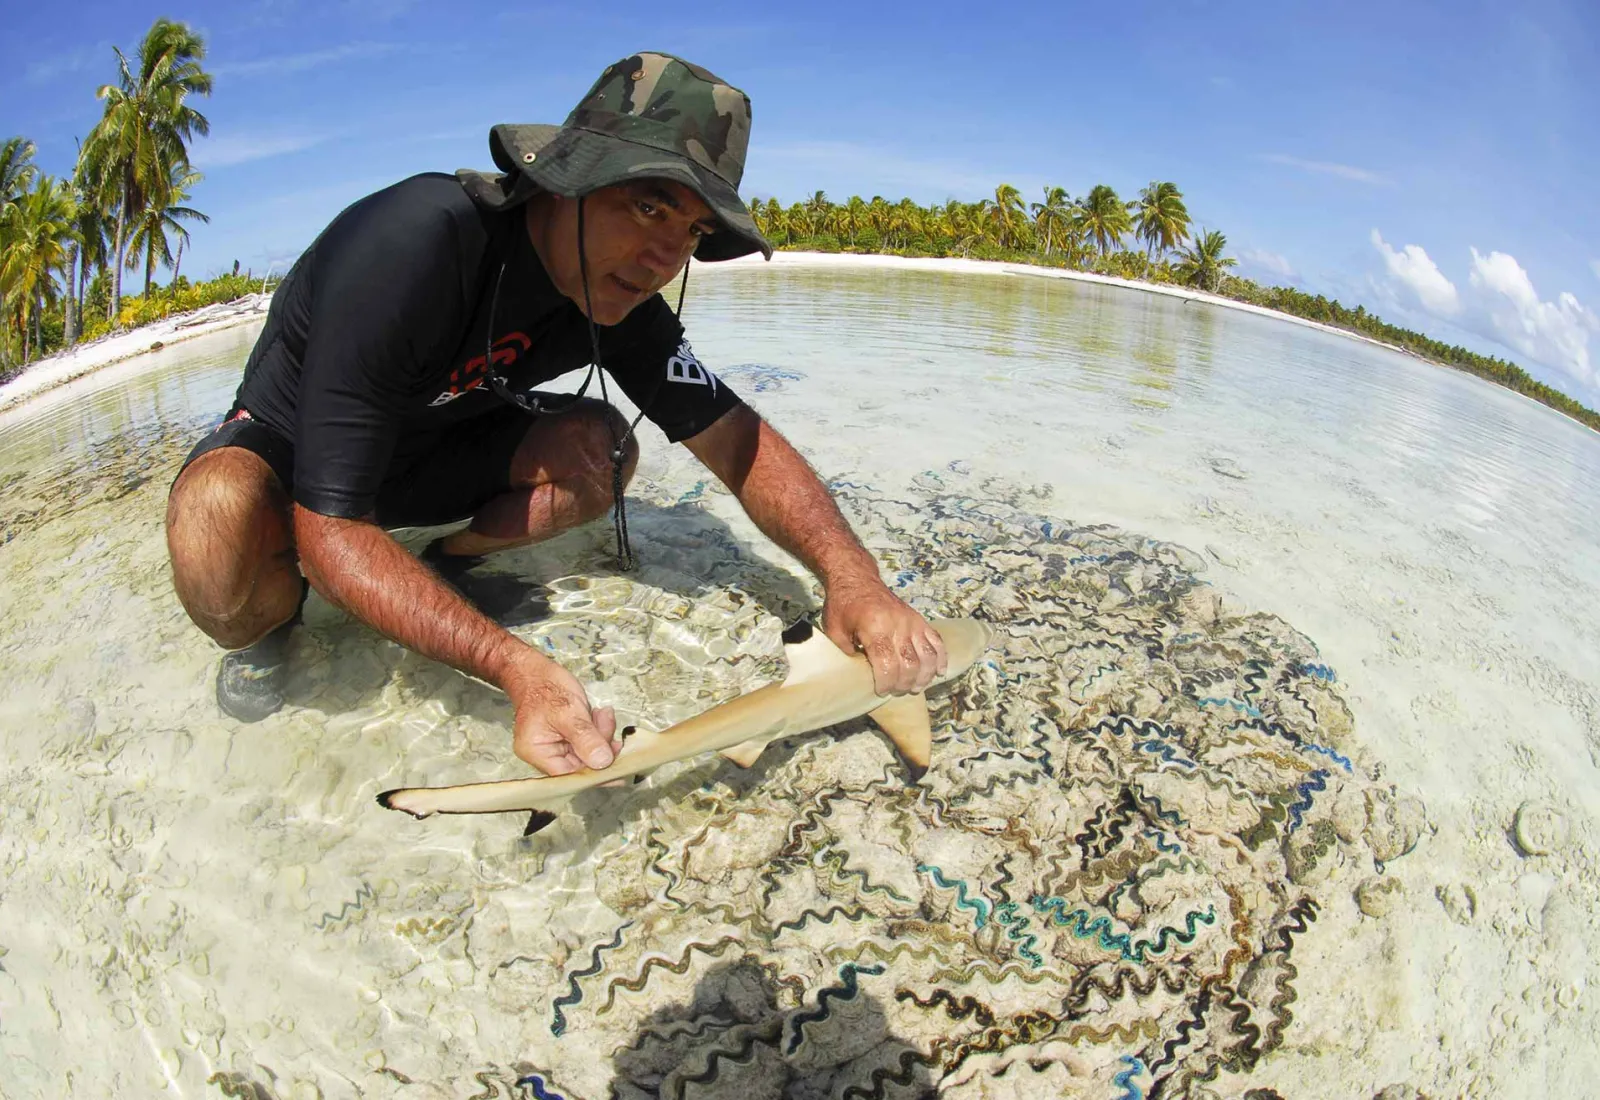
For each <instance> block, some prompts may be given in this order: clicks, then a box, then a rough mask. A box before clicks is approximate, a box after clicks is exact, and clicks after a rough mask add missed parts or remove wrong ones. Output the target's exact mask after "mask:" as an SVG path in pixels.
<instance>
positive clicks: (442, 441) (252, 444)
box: [178, 405, 534, 527]
mask: <svg viewBox="0 0 1600 1100" xmlns="http://www.w3.org/2000/svg"><path fill="white" fill-rule="evenodd" d="M533 423H534V421H533V419H532V418H531V417H529V416H528V414H527V413H525V412H523V411H522V410H521V409H518V408H515V407H512V406H510V405H508V406H506V407H504V408H501V409H496V410H495V411H494V412H490V413H485V414H484V415H483V416H475V417H473V418H472V419H471V420H463V421H461V422H460V423H457V424H452V425H451V426H450V427H448V428H446V429H444V430H443V431H438V432H429V433H425V434H422V435H410V436H407V437H406V438H405V439H403V440H401V442H400V445H399V446H398V447H397V448H396V451H395V455H394V457H393V458H392V459H391V460H390V463H389V472H388V474H387V475H385V477H384V479H383V485H382V486H381V487H380V488H379V490H378V507H377V521H378V523H379V524H380V525H382V526H384V527H433V526H436V525H439V524H444V523H456V522H458V521H460V520H463V519H466V518H468V517H469V516H471V515H472V514H473V513H474V512H476V511H477V510H478V509H479V508H482V507H483V506H484V505H485V504H487V503H488V502H489V501H490V500H492V499H493V498H494V497H497V496H499V495H500V494H501V493H504V492H506V491H507V490H508V489H510V488H511V459H512V457H513V456H514V455H515V454H516V452H517V447H518V446H519V445H520V444H521V443H522V438H523V436H525V435H526V434H527V433H528V428H529V427H530V426H531V425H532V424H533ZM222 447H243V448H244V449H245V450H247V451H249V452H250V453H251V454H255V455H260V456H261V458H262V459H263V460H264V461H265V462H266V464H267V465H268V466H270V467H272V472H273V473H274V474H276V475H277V476H278V480H279V481H280V482H281V483H282V484H283V489H284V492H286V493H287V494H289V496H290V497H291V498H292V497H293V496H294V446H293V444H292V443H290V441H289V440H287V439H285V438H284V437H283V436H281V435H279V434H278V433H277V432H275V431H273V430H272V429H271V428H269V427H267V426H266V425H265V424H263V423H261V422H260V421H258V420H252V419H250V417H249V414H248V413H242V412H241V411H240V410H239V409H234V410H232V411H230V412H229V413H228V417H227V419H226V420H224V421H223V422H222V423H221V424H220V425H218V426H217V427H216V428H215V429H214V430H212V431H211V432H208V433H207V434H206V435H205V436H203V437H202V438H201V439H200V442H198V443H196V444H195V445H194V448H193V449H192V450H190V452H189V455H188V457H187V458H185V459H184V460H183V466H182V467H181V468H180V469H179V471H178V472H179V473H180V474H181V473H182V472H183V470H185V469H187V468H188V466H189V463H191V462H193V461H194V460H195V459H197V458H199V457H200V456H201V455H203V454H206V453H207V452H209V451H215V450H218V449H219V448H222Z"/></svg>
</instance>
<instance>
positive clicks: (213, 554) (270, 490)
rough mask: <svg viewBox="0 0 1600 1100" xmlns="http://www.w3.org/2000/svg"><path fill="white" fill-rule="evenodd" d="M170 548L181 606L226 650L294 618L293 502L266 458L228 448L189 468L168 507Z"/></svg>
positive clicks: (296, 595) (296, 582)
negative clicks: (290, 509) (290, 521)
mask: <svg viewBox="0 0 1600 1100" xmlns="http://www.w3.org/2000/svg"><path fill="white" fill-rule="evenodd" d="M167 550H168V553H169V555H170V557H171V561H172V575H173V587H174V589H175V590H176V591H177V594H178V600H179V602H180V603H182V604H183V607H184V610H185V611H187V612H188V613H189V617H190V618H191V619H193V620H194V623H195V625H196V626H198V627H200V629H201V630H203V631H205V632H206V634H208V635H210V636H211V637H212V638H214V639H215V640H216V641H217V642H219V643H220V644H222V645H224V646H227V647H230V648H234V647H237V646H242V645H248V644H250V643H251V642H253V641H255V640H256V639H257V638H258V637H260V636H261V635H262V634H264V633H265V632H266V631H267V630H270V629H271V628H272V627H273V626H276V625H277V624H278V623H280V622H283V621H284V620H286V619H287V618H288V617H289V616H290V615H292V614H293V613H294V605H295V603H296V602H297V601H298V598H299V574H298V570H297V569H296V568H295V564H294V548H293V538H292V535H291V533H290V529H289V526H288V500H287V496H286V494H285V493H284V491H283V488H282V486H281V485H280V484H279V483H278V480H277V477H276V476H275V475H274V474H273V473H272V470H271V467H269V466H268V465H267V463H266V462H265V461H264V460H263V459H262V458H261V457H260V456H258V455H255V454H253V453H251V452H249V451H246V450H244V449H242V448H239V447H223V448H219V449H218V450H215V451H211V452H208V453H207V454H204V455H201V456H200V457H199V458H197V459H196V460H195V461H194V462H193V463H191V464H190V465H189V468H188V469H186V470H184V472H183V473H182V474H181V475H180V476H179V478H178V481H177V482H176V484H174V485H173V488H172V494H171V496H170V497H169V498H168V502H167Z"/></svg>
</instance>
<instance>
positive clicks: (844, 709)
mask: <svg viewBox="0 0 1600 1100" xmlns="http://www.w3.org/2000/svg"><path fill="white" fill-rule="evenodd" d="M929 625H931V626H932V627H933V628H934V629H935V630H937V631H938V632H939V636H940V637H941V638H943V639H944V646H945V655H946V656H947V657H948V662H947V664H946V667H945V672H944V674H943V675H941V676H938V677H937V678H935V680H934V682H933V683H932V684H930V685H929V687H937V686H938V685H940V684H944V683H948V682H949V681H951V680H954V679H956V678H957V677H959V676H961V675H962V674H964V673H965V672H966V671H967V669H969V668H971V667H972V664H973V662H974V661H976V660H977V659H978V657H979V656H980V655H981V654H982V653H983V651H984V650H985V649H986V648H988V645H989V629H988V627H986V626H984V625H983V624H982V623H979V622H974V621H973V620H971V619H934V620H932V621H931V622H930V624H929ZM783 641H784V646H783V648H784V654H785V656H787V657H788V659H789V673H788V675H787V676H785V677H784V678H783V680H782V681H780V682H778V683H775V684H768V685H767V686H766V687H763V688H757V689H756V690H755V691H752V692H749V693H748V694H745V695H741V696H739V697H738V698H737V699H730V700H729V701H728V702H726V703H722V704H721V705H719V706H715V707H712V708H711V709H710V710H708V711H705V712H704V713H703V714H698V715H696V716H695V717H693V718H689V719H687V720H685V721H682V722H679V723H678V724H677V725H674V726H669V727H668V728H666V729H664V730H662V731H660V732H659V733H635V734H633V735H632V736H630V737H628V739H627V740H626V741H625V742H624V744H623V748H622V751H621V753H619V754H618V755H617V758H616V759H615V760H613V761H612V762H611V764H610V766H609V767H605V768H600V769H595V768H581V769H579V770H578V771H575V772H569V773H567V774H566V775H556V776H534V777H531V778H528V779H507V780H502V781H500V782H497V783H467V784H463V785H461V786H456V787H408V788H404V789H399V790H393V791H384V792H383V793H382V794H380V795H379V796H378V802H379V803H380V804H381V805H384V806H387V807H388V808H389V809H391V810H402V811H404V812H406V813H408V814H411V815H412V816H413V817H419V818H420V817H428V816H430V815H432V814H492V813H510V812H514V811H519V810H523V811H526V810H531V811H532V816H531V817H530V818H529V820H528V828H527V830H526V831H525V833H524V835H527V834H529V833H536V832H538V831H539V830H540V829H543V828H544V827H545V826H546V825H549V824H550V823H551V822H552V821H554V820H555V819H556V815H557V814H558V813H559V812H560V811H561V809H562V808H563V807H564V806H565V805H566V804H567V803H568V802H569V801H571V799H572V798H573V796H574V795H576V794H578V793H579V792H580V791H586V790H588V789H589V788H591V787H598V786H601V785H603V784H607V783H613V782H615V781H616V780H618V779H625V778H627V777H628V776H630V775H631V776H639V775H642V774H643V773H645V772H648V771H652V770H654V769H655V768H659V767H660V766H661V765H663V764H670V763H672V762H673V761H675V760H685V759H688V758H689V757H691V756H698V755H700V754H701V753H705V752H720V753H721V754H722V755H723V756H725V757H727V758H728V759H729V760H732V761H733V762H734V763H735V764H738V765H739V766H740V767H742V768H748V767H749V766H750V765H752V764H754V763H755V762H756V759H757V757H759V756H760V755H761V753H762V750H764V749H765V748H766V747H767V746H768V745H769V744H771V743H772V742H773V741H776V740H778V739H779V738H781V737H791V736H794V735H795V734H801V733H810V732H811V731H813V730H820V729H825V728H826V727H828V726H832V725H837V724H838V723H840V722H848V721H849V720H850V719H852V718H859V717H861V716H862V715H863V714H864V715H866V716H867V717H869V718H871V719H872V720H873V721H874V722H876V723H877V724H878V727H879V728H880V729H882V730H883V732H884V733H886V734H888V735H889V740H890V741H892V742H894V746H895V748H896V749H898V750H899V751H900V755H901V756H903V757H904V758H905V760H906V762H907V764H908V765H909V766H910V769H911V779H912V782H916V781H918V780H920V779H921V778H922V776H923V775H924V773H926V772H927V770H928V753H929V749H930V747H931V743H932V740H933V731H932V728H931V726H930V725H929V722H928V702H927V699H926V697H925V696H924V695H922V694H920V693H919V694H916V695H900V696H895V697H893V698H890V699H889V700H887V701H885V700H884V698H883V697H882V696H881V695H878V694H876V693H875V692H874V691H873V687H872V666H871V665H870V664H868V662H867V659H866V658H865V657H864V656H862V655H861V654H859V653H855V654H846V653H844V652H842V651H841V650H840V649H839V647H838V646H836V645H834V644H833V642H832V641H831V640H829V638H828V636H827V635H826V634H824V633H823V632H822V631H820V630H816V629H815V628H813V627H812V625H811V623H810V622H808V621H806V620H803V619H802V620H801V621H800V622H798V623H796V624H795V625H794V626H792V627H790V628H789V629H788V630H787V631H785V632H784V635H783Z"/></svg>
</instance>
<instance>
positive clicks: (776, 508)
mask: <svg viewBox="0 0 1600 1100" xmlns="http://www.w3.org/2000/svg"><path fill="white" fill-rule="evenodd" d="M739 415H741V417H748V419H747V420H745V421H744V422H743V423H739V424H737V425H736V426H734V427H735V430H737V431H738V432H739V435H740V440H739V442H740V446H739V448H738V452H739V453H738V459H737V460H736V461H734V462H733V463H732V469H731V470H730V472H729V474H728V476H726V477H724V481H726V482H727V483H728V487H729V488H730V489H732V490H733V493H734V495H735V496H737V497H738V498H739V503H740V504H741V505H743V507H744V510H745V512H746V513H748V514H749V516H750V518H751V519H752V520H754V521H755V524H756V526H757V527H759V528H760V529H761V531H762V533H763V534H765V535H766V536H767V537H768V538H770V539H771V540H772V541H773V542H775V543H777V544H778V545H779V546H781V547H783V549H785V550H787V551H788V552H789V553H791V554H793V555H794V556H795V557H797V558H799V559H800V561H801V563H802V564H804V565H805V567H806V568H807V569H809V570H810V571H811V572H812V573H813V574H815V575H816V577H817V578H818V579H819V580H821V581H822V583H823V586H824V587H825V588H827V589H828V590H830V591H832V590H833V589H834V588H836V587H839V586H841V585H847V584H852V583H861V582H877V581H878V580H879V577H878V563H877V562H876V561H874V560H873V558H872V555H871V554H869V553H867V551H866V549H865V548H864V547H863V546H862V545H861V541H860V540H859V539H857V538H856V535H855V532H854V531H852V530H851V529H850V524H849V523H848V522H847V521H846V520H845V518H844V515H843V514H842V513H841V512H840V511H839V506H838V504H836V503H835V502H834V499H833V496H832V494H830V493H829V492H828V487H827V486H826V485H824V484H823V483H822V479H821V478H819V477H818V476H817V473H816V471H815V470H813V469H812V468H811V464H810V463H809V462H807V461H806V460H805V456H803V455H802V454H800V452H799V451H797V450H795V449H794V447H793V446H792V445H790V443H789V441H788V440H787V439H785V438H784V437H783V436H782V435H781V434H780V433H779V432H778V431H777V429H775V428H773V427H772V425H770V424H768V423H767V422H766V421H765V420H763V419H762V418H761V417H760V416H759V415H757V414H756V413H755V412H753V411H750V410H741V411H740V414H739ZM752 422H753V423H752ZM717 472H718V473H719V474H721V473H722V471H717Z"/></svg>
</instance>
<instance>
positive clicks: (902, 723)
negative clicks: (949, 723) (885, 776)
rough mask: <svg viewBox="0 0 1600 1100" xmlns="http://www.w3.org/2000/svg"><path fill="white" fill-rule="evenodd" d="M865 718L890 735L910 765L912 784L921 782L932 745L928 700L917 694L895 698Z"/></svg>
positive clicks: (890, 738)
mask: <svg viewBox="0 0 1600 1100" xmlns="http://www.w3.org/2000/svg"><path fill="white" fill-rule="evenodd" d="M867 717H868V718H871V719H872V720H873V721H874V722H876V723H877V724H878V728H879V729H881V730H882V731H883V732H884V733H886V734H888V735H889V740H890V741H893V742H894V747H895V748H896V749H899V750H900V755H901V756H903V757H905V760H906V763H907V764H909V765H910V766H911V779H912V782H916V781H917V780H919V779H921V778H922V777H923V775H924V774H925V773H926V772H927V770H928V755H929V752H930V750H931V748H932V746H933V728H932V726H930V725H929V723H928V700H927V698H926V697H925V696H923V695H922V694H921V693H920V692H919V693H918V694H916V695H900V696H896V697H895V698H893V699H891V700H889V701H888V702H887V703H885V704H883V706H881V707H879V708H878V709H877V710H874V711H871V712H869V713H868V714H867Z"/></svg>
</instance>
